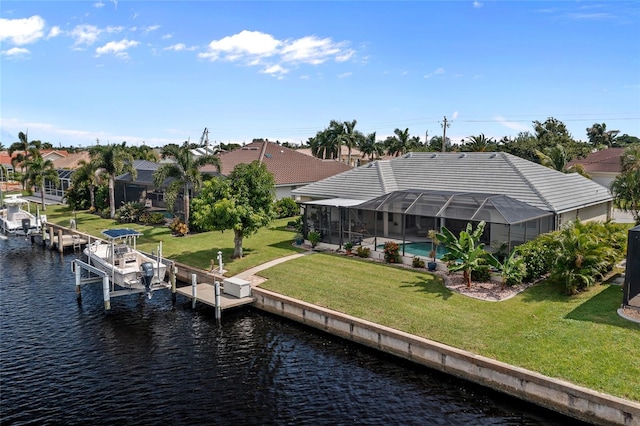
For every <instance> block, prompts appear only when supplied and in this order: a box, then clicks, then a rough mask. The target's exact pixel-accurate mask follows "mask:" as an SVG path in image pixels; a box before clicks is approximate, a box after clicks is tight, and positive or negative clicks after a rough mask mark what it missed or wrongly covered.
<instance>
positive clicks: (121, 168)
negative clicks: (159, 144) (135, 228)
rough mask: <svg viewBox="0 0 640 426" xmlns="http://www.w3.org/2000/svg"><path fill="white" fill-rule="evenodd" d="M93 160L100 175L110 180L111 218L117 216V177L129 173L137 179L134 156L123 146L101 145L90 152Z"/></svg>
mask: <svg viewBox="0 0 640 426" xmlns="http://www.w3.org/2000/svg"><path fill="white" fill-rule="evenodd" d="M90 154H91V158H92V160H91V161H93V162H94V166H95V167H96V169H99V173H105V174H106V175H107V176H108V178H109V208H110V214H109V217H110V218H111V219H113V218H114V217H115V216H116V196H115V182H116V176H118V175H120V174H122V173H126V172H129V173H131V176H132V177H133V178H135V177H136V169H135V168H134V167H133V156H132V155H131V154H130V153H129V152H128V151H127V150H126V148H124V147H122V146H121V145H99V146H95V147H93V148H92V149H91V150H90Z"/></svg>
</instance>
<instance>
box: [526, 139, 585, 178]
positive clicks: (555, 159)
mask: <svg viewBox="0 0 640 426" xmlns="http://www.w3.org/2000/svg"><path fill="white" fill-rule="evenodd" d="M535 152H536V154H537V155H538V158H539V159H540V164H541V165H543V166H545V167H548V168H550V169H553V170H557V171H559V172H562V173H578V174H580V175H582V176H584V177H586V178H587V179H591V176H589V174H588V173H587V172H586V171H585V169H584V166H583V165H582V164H574V165H573V166H571V167H567V165H568V164H569V158H568V157H567V152H566V151H565V149H564V147H563V146H562V145H559V144H558V145H556V146H554V147H549V148H545V149H544V152H542V151H539V150H537V149H536V150H535Z"/></svg>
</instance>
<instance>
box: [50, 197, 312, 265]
mask: <svg viewBox="0 0 640 426" xmlns="http://www.w3.org/2000/svg"><path fill="white" fill-rule="evenodd" d="M44 213H45V214H46V215H47V220H48V221H50V222H52V223H55V224H58V225H62V226H69V220H70V219H73V217H74V214H73V211H72V210H71V209H69V208H68V207H66V206H48V207H47V211H46V212H44ZM75 216H76V218H77V219H76V223H77V225H78V230H80V231H82V232H85V233H88V234H91V235H94V236H97V237H101V236H102V235H101V232H102V231H103V230H104V229H108V228H122V227H127V228H133V229H135V230H137V231H140V232H142V233H143V234H144V236H143V237H140V238H139V239H138V248H140V249H141V250H144V251H148V252H150V251H151V250H156V247H157V246H158V244H159V243H160V241H162V252H163V255H164V256H165V257H168V258H171V259H172V260H175V261H178V262H182V263H186V264H188V265H191V266H196V267H199V268H202V269H209V267H210V264H211V259H214V260H215V259H217V257H218V251H222V259H223V262H224V264H225V269H226V270H227V275H229V276H231V275H235V274H237V273H239V272H242V271H244V270H246V269H249V268H252V267H254V266H257V265H261V264H263V263H265V262H268V261H270V260H273V259H276V258H278V257H283V256H287V255H289V254H292V253H296V252H298V251H302V250H298V249H296V248H295V247H293V246H292V242H293V237H294V235H295V232H293V231H288V230H286V229H285V226H286V224H287V222H288V221H289V220H291V219H278V220H275V221H273V222H272V223H271V225H270V226H269V227H268V228H265V229H262V230H260V231H258V233H256V234H254V235H252V236H250V237H249V238H245V239H244V241H243V251H244V257H243V258H242V259H231V255H232V254H233V232H231V231H225V232H218V231H212V232H203V233H201V234H193V235H187V236H184V237H174V236H173V235H171V231H170V230H169V228H168V227H167V226H144V225H136V224H124V225H122V224H117V223H116V222H115V221H114V220H111V219H102V218H100V217H99V216H98V215H95V214H89V213H87V212H77V213H76V214H75ZM216 264H217V262H216Z"/></svg>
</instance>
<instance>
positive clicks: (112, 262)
mask: <svg viewBox="0 0 640 426" xmlns="http://www.w3.org/2000/svg"><path fill="white" fill-rule="evenodd" d="M102 235H104V236H105V237H106V238H107V239H108V241H103V240H98V241H96V242H94V243H92V244H89V245H87V246H86V248H85V249H84V254H85V255H87V258H88V263H89V264H90V265H93V266H95V267H96V268H98V269H101V270H103V271H104V272H106V273H107V274H108V275H109V277H110V279H111V283H112V286H113V284H115V285H117V286H119V287H122V288H124V289H129V290H146V291H147V294H148V295H149V297H151V292H152V291H154V290H159V289H161V288H168V287H169V285H168V284H167V283H166V282H165V281H164V278H165V274H166V269H167V267H166V265H165V264H164V263H163V262H162V245H160V246H159V248H158V255H157V256H154V257H155V259H154V258H152V257H150V256H147V255H146V254H144V253H141V252H140V251H138V250H137V249H136V240H137V238H138V237H139V236H140V235H142V234H141V233H140V232H138V231H136V230H133V229H128V228H124V229H122V228H120V229H107V230H105V231H102ZM112 290H113V289H112Z"/></svg>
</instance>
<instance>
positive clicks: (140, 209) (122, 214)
mask: <svg viewBox="0 0 640 426" xmlns="http://www.w3.org/2000/svg"><path fill="white" fill-rule="evenodd" d="M145 210H146V207H145V206H144V204H142V203H134V202H133V201H130V202H128V203H124V204H123V205H122V207H120V208H119V209H118V210H117V211H116V222H118V223H136V222H139V221H140V216H141V215H142V213H144V212H145Z"/></svg>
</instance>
